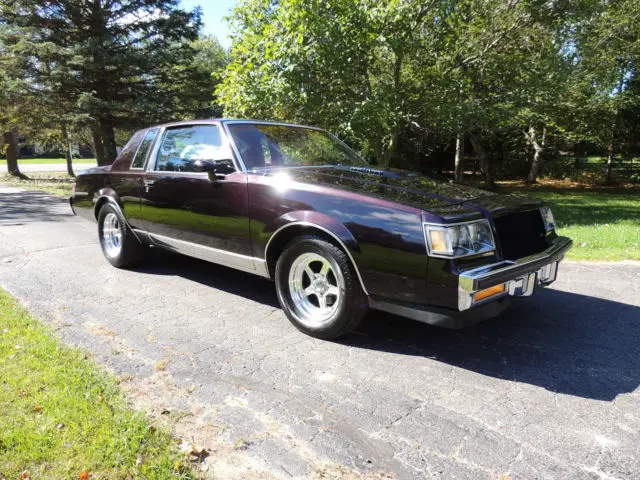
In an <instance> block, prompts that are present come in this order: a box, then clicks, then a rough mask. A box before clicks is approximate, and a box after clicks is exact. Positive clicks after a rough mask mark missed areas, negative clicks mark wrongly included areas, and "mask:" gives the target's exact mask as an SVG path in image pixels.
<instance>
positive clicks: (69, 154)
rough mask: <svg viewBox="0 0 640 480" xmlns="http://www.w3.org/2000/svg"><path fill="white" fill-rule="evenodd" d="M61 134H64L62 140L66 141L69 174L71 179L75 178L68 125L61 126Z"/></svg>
mask: <svg viewBox="0 0 640 480" xmlns="http://www.w3.org/2000/svg"><path fill="white" fill-rule="evenodd" d="M60 132H61V133H62V140H63V141H64V158H65V160H66V161H67V174H68V175H69V176H70V177H75V174H74V173H73V154H72V152H71V143H69V132H68V131H67V125H66V124H64V123H63V124H62V125H61V126H60Z"/></svg>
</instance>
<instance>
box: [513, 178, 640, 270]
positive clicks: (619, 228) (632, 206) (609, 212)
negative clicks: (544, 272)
mask: <svg viewBox="0 0 640 480" xmlns="http://www.w3.org/2000/svg"><path fill="white" fill-rule="evenodd" d="M510 191H512V192H513V193H517V194H518V195H522V196H525V197H529V198H537V199H540V200H542V201H544V202H545V203H546V204H547V205H549V206H550V207H551V209H552V210H553V215H554V217H555V220H556V223H557V228H558V233H559V234H560V235H566V236H568V237H571V238H572V239H573V242H574V245H573V248H572V249H571V250H570V251H569V253H568V254H567V258H569V259H572V260H640V188H626V189H624V188H620V189H616V188H606V187H605V188H570V187H565V188H552V187H547V188H545V187H529V188H518V189H512V190H510Z"/></svg>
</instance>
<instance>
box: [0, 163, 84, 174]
mask: <svg viewBox="0 0 640 480" xmlns="http://www.w3.org/2000/svg"><path fill="white" fill-rule="evenodd" d="M18 166H19V167H20V171H21V172H22V173H34V172H66V171H67V165H66V164H64V163H31V162H20V163H19V164H18ZM91 167H95V165H94V164H92V163H74V164H73V170H74V172H75V173H80V172H81V171H83V170H86V169H87V168H91ZM0 173H7V164H6V163H5V162H1V163H0Z"/></svg>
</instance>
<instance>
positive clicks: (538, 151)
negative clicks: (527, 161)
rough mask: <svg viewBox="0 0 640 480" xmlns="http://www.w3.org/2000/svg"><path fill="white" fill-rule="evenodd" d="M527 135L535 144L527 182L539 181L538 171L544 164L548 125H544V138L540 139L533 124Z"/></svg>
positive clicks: (532, 143)
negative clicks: (543, 156) (543, 157)
mask: <svg viewBox="0 0 640 480" xmlns="http://www.w3.org/2000/svg"><path fill="white" fill-rule="evenodd" d="M526 136H527V139H528V140H529V143H531V146H533V161H532V162H531V168H530V169H529V174H528V175H527V183H528V184H532V183H536V182H537V181H538V171H539V170H540V165H541V164H542V154H543V153H544V147H545V144H546V142H547V127H542V139H541V140H540V141H538V133H537V132H536V128H535V127H534V126H533V125H531V126H530V127H529V132H528V133H527V134H526Z"/></svg>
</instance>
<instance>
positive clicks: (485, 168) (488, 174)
mask: <svg viewBox="0 0 640 480" xmlns="http://www.w3.org/2000/svg"><path fill="white" fill-rule="evenodd" d="M469 141H470V142H471V145H472V146H473V151H474V152H475V154H476V157H477V158H478V163H479V164H480V171H481V172H482V178H483V179H484V185H485V187H487V188H489V189H492V190H493V189H495V188H496V184H495V181H494V179H493V172H492V171H491V162H490V160H489V155H488V154H487V151H486V150H485V148H484V146H483V145H482V142H481V141H480V139H479V138H478V136H477V135H476V134H474V133H469Z"/></svg>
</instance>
